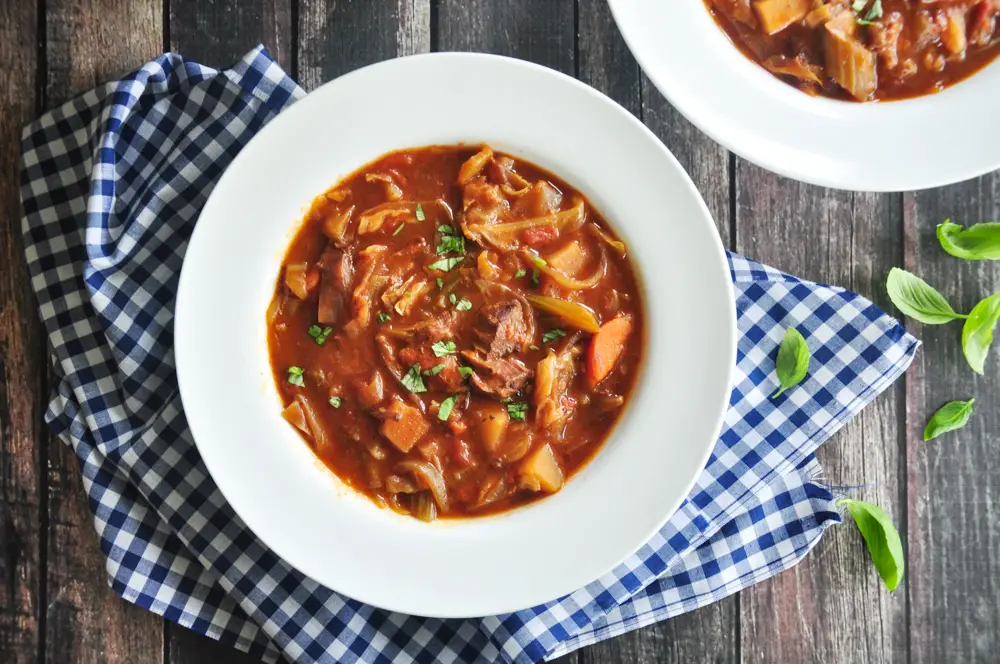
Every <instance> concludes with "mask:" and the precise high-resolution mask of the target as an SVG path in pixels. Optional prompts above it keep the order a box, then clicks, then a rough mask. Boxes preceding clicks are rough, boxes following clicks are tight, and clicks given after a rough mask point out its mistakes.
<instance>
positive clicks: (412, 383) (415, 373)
mask: <svg viewBox="0 0 1000 664" xmlns="http://www.w3.org/2000/svg"><path fill="white" fill-rule="evenodd" d="M400 382H402V383H403V387H405V388H406V389H408V390H409V391H410V392H413V393H414V394H417V393H418V392H426V391H427V386H426V385H424V379H423V378H422V377H421V376H420V365H419V364H414V365H413V366H412V367H410V370H409V371H407V372H406V375H405V376H403V378H402V380H401V381H400Z"/></svg>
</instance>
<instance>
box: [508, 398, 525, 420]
mask: <svg viewBox="0 0 1000 664" xmlns="http://www.w3.org/2000/svg"><path fill="white" fill-rule="evenodd" d="M507 414H508V415H510V419H512V420H514V421H515V422H523V421H524V420H525V418H526V417H528V404H527V403H525V402H524V401H518V402H513V401H512V402H510V403H508V404H507Z"/></svg>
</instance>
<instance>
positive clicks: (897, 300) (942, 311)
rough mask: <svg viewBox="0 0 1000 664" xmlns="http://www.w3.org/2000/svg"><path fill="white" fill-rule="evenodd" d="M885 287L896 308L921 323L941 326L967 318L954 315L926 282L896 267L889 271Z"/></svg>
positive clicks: (957, 314) (938, 294)
mask: <svg viewBox="0 0 1000 664" xmlns="http://www.w3.org/2000/svg"><path fill="white" fill-rule="evenodd" d="M885 287H886V290H888V291H889V299H890V300H892V303H893V304H895V305H896V308H897V309H899V310H900V311H902V312H903V313H904V314H906V315H907V316H909V317H910V318H912V319H914V320H918V321H920V322H921V323H926V324H928V325H943V324H944V323H949V322H951V321H953V320H955V319H956V318H968V316H964V315H962V314H959V313H955V310H954V309H952V308H951V305H950V304H948V301H947V300H946V299H944V296H943V295H941V293H938V292H937V291H936V290H934V288H933V287H931V285H930V284H928V283H927V282H926V281H924V280H923V279H921V278H920V277H918V276H917V275H915V274H911V273H909V272H907V271H906V270H900V269H899V268H898V267H894V268H892V269H891V270H889V278H888V280H887V281H886V284H885Z"/></svg>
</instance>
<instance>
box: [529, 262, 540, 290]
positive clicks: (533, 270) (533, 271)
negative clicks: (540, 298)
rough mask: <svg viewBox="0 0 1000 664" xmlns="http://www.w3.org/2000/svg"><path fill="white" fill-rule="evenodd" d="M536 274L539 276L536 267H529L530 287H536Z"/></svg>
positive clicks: (537, 282) (537, 280) (537, 281)
mask: <svg viewBox="0 0 1000 664" xmlns="http://www.w3.org/2000/svg"><path fill="white" fill-rule="evenodd" d="M538 276H539V275H538V268H537V267H533V268H531V287H532V288H538V284H539V279H538Z"/></svg>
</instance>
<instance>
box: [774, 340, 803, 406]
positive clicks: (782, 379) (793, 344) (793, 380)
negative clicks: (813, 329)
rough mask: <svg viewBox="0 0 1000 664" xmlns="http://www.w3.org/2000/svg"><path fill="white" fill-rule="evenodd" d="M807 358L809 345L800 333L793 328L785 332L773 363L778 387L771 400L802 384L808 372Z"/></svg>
mask: <svg viewBox="0 0 1000 664" xmlns="http://www.w3.org/2000/svg"><path fill="white" fill-rule="evenodd" d="M809 358H810V355H809V345H808V344H807V343H806V340H805V337H803V336H802V333H801V332H799V331H798V330H797V329H795V328H794V327H790V328H788V329H787V330H785V338H784V339H782V340H781V346H779V347H778V358H777V360H776V361H775V363H774V364H775V369H776V370H777V372H778V382H779V383H780V387H779V388H778V391H777V392H775V393H774V394H772V395H771V398H772V399H773V398H775V397H777V396H778V395H780V394H781V393H782V392H784V391H785V390H787V389H788V388H790V387H794V386H795V385H798V384H799V383H801V382H802V379H803V378H805V377H806V373H807V372H808V371H809Z"/></svg>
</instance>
